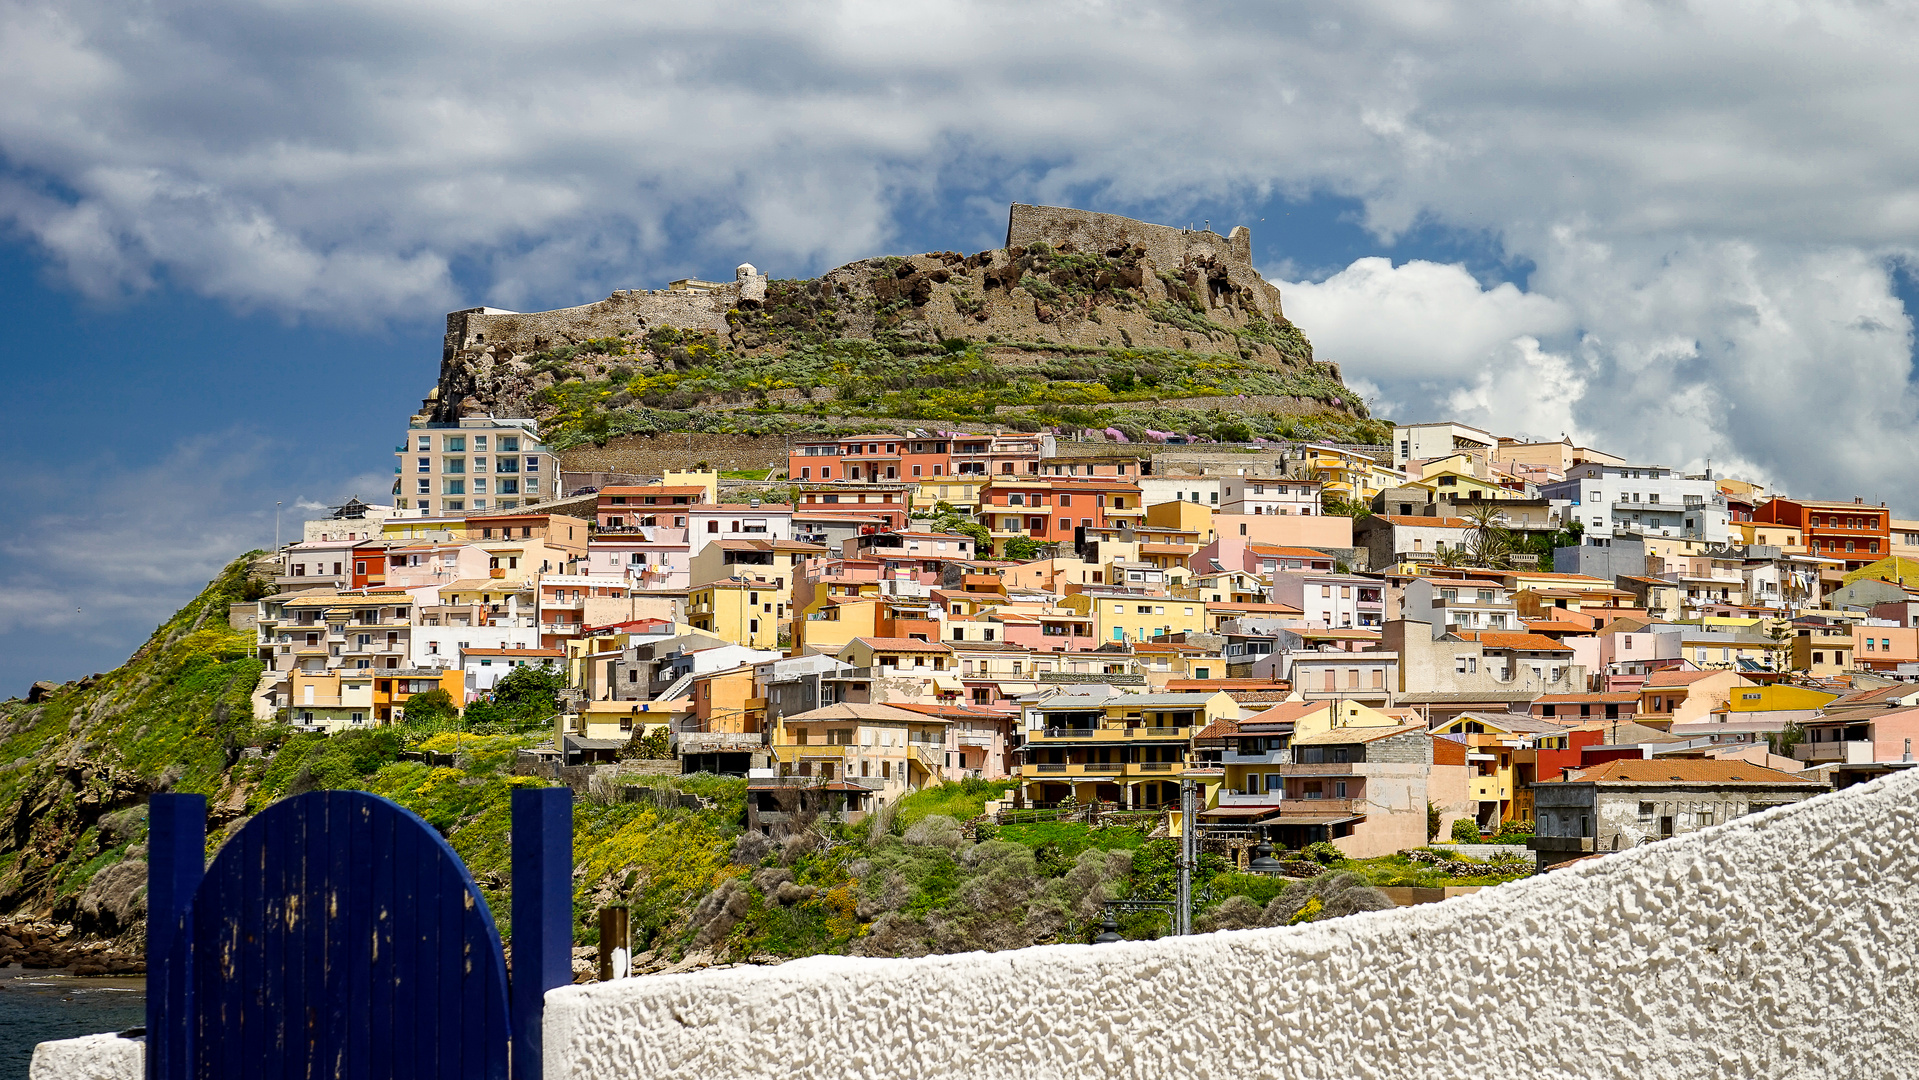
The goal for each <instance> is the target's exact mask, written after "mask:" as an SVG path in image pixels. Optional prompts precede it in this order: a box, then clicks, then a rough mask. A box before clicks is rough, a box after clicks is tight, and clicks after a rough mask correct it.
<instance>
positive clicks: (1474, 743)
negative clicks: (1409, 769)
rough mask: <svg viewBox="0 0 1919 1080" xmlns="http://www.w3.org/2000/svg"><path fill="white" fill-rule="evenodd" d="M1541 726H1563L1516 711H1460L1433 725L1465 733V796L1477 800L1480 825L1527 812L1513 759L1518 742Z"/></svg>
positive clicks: (1445, 732) (1554, 728)
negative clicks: (1521, 714)
mask: <svg viewBox="0 0 1919 1080" xmlns="http://www.w3.org/2000/svg"><path fill="white" fill-rule="evenodd" d="M1542 730H1550V731H1553V732H1557V731H1560V730H1563V729H1562V728H1561V727H1560V725H1557V724H1552V723H1550V722H1547V721H1543V720H1535V719H1533V718H1532V717H1530V716H1520V715H1518V714H1516V713H1511V714H1508V713H1460V714H1459V715H1458V716H1455V717H1453V718H1452V719H1450V720H1447V721H1446V722H1445V723H1442V724H1440V725H1439V726H1437V727H1435V728H1433V731H1432V733H1433V734H1434V735H1463V736H1464V737H1465V742H1466V798H1467V800H1468V801H1470V802H1474V803H1478V804H1479V815H1478V820H1479V824H1480V826H1481V827H1482V828H1492V827H1496V826H1497V825H1498V824H1499V823H1500V822H1502V821H1513V820H1515V819H1518V818H1522V817H1529V816H1531V815H1530V811H1531V804H1530V802H1529V801H1527V796H1528V793H1527V792H1523V791H1522V790H1521V787H1522V785H1521V784H1520V782H1519V776H1518V769H1517V768H1515V762H1516V759H1517V758H1518V756H1519V754H1518V750H1519V749H1520V746H1519V744H1520V742H1521V741H1522V740H1524V739H1525V738H1526V737H1527V736H1530V735H1537V734H1539V733H1540V732H1541V731H1542ZM1522 808H1523V810H1524V812H1522Z"/></svg>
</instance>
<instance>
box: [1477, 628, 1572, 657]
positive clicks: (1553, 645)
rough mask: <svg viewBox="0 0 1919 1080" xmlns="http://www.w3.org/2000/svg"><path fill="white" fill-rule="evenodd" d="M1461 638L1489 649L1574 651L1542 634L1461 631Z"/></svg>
mask: <svg viewBox="0 0 1919 1080" xmlns="http://www.w3.org/2000/svg"><path fill="white" fill-rule="evenodd" d="M1459 636H1460V637H1462V638H1464V639H1466V640H1467V641H1477V642H1479V643H1480V644H1481V645H1484V646H1485V647H1486V648H1488V649H1520V650H1524V651H1527V652H1563V653H1569V652H1572V650H1571V649H1570V648H1568V647H1566V646H1565V645H1563V644H1561V643H1560V642H1557V641H1554V640H1553V639H1552V638H1549V637H1546V636H1544V635H1542V634H1502V633H1499V632H1498V631H1496V630H1461V631H1459Z"/></svg>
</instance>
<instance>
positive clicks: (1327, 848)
mask: <svg viewBox="0 0 1919 1080" xmlns="http://www.w3.org/2000/svg"><path fill="white" fill-rule="evenodd" d="M1300 854H1302V855H1304V856H1306V857H1307V858H1309V859H1311V860H1313V861H1314V862H1316V863H1320V864H1321V865H1324V866H1331V865H1333V864H1334V863H1336V862H1340V861H1343V860H1344V859H1345V858H1346V853H1345V852H1343V851H1341V850H1339V848H1338V847H1337V846H1336V845H1334V844H1331V843H1328V842H1327V841H1325V840H1321V841H1319V842H1318V843H1316V844H1307V845H1306V846H1305V847H1304V848H1302V849H1301V850H1300Z"/></svg>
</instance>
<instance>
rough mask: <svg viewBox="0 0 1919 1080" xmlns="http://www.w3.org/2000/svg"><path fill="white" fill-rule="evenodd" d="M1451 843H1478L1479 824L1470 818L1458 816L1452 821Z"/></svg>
mask: <svg viewBox="0 0 1919 1080" xmlns="http://www.w3.org/2000/svg"><path fill="white" fill-rule="evenodd" d="M1453 843H1455V844H1477V843H1479V825H1478V823H1477V822H1475V821H1473V819H1472V818H1460V819H1459V820H1458V821H1455V822H1453Z"/></svg>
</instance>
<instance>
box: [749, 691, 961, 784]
mask: <svg viewBox="0 0 1919 1080" xmlns="http://www.w3.org/2000/svg"><path fill="white" fill-rule="evenodd" d="M950 726H951V722H950V721H948V720H945V719H941V718H940V717H937V716H928V715H925V714H922V713H917V712H912V711H909V710H906V709H896V708H893V707H891V706H888V705H862V704H853V703H841V704H837V705H828V706H826V707H824V708H820V709H813V710H811V711H809V712H803V713H795V714H794V715H792V716H787V717H784V718H782V719H781V720H780V721H779V723H778V725H777V726H776V727H775V729H774V732H773V745H772V751H773V759H774V760H775V761H776V762H777V763H778V765H777V768H778V769H779V772H780V775H781V776H783V777H807V778H810V779H813V780H817V781H834V780H842V781H852V782H855V783H858V784H859V785H860V786H862V787H865V788H868V789H869V790H870V791H872V792H873V793H874V794H876V795H877V796H878V797H879V798H880V799H881V800H882V801H891V800H892V799H896V798H898V797H900V796H902V795H905V794H907V793H909V792H912V791H917V790H919V789H920V788H923V787H926V786H928V785H930V784H937V783H941V782H943V781H944V780H945V779H946V777H947V765H946V762H947V753H948V750H947V728H948V727H950Z"/></svg>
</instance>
